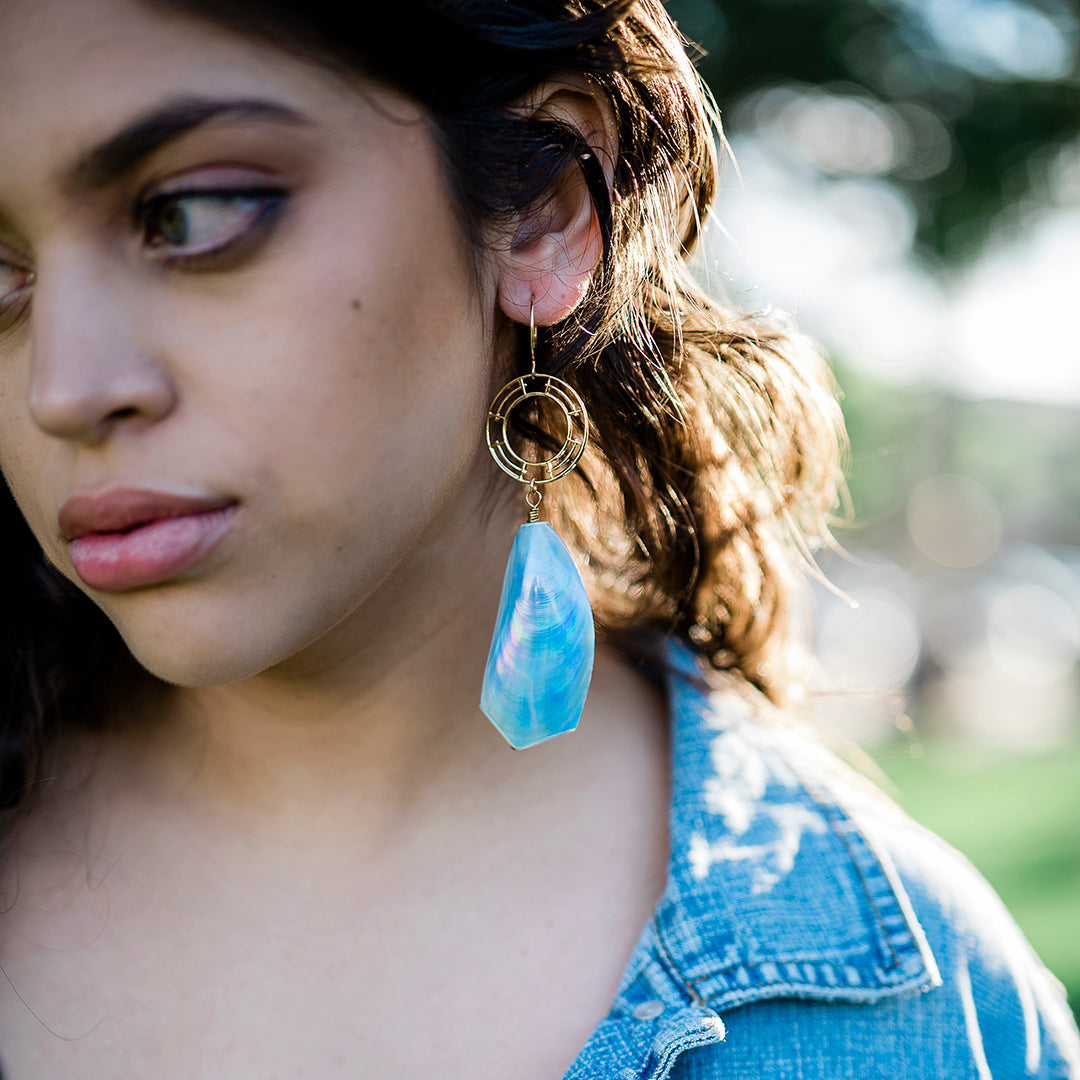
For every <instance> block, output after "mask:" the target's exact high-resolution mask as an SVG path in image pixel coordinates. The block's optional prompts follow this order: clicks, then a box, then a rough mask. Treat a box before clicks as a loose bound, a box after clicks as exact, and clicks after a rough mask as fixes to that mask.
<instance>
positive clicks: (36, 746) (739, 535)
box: [0, 0, 842, 807]
mask: <svg viewBox="0 0 1080 1080" xmlns="http://www.w3.org/2000/svg"><path fill="white" fill-rule="evenodd" d="M145 2H147V3H150V4H152V5H153V6H157V7H159V8H168V9H172V10H175V11H179V12H181V13H186V14H189V15H192V16H196V17H198V18H201V19H205V20H207V21H211V22H214V23H216V24H218V25H221V26H224V27H226V28H228V29H231V30H234V31H236V32H237V33H240V34H242V35H244V36H245V37H248V38H256V39H261V40H264V41H266V42H267V43H269V44H271V45H273V46H275V47H277V48H280V49H283V50H286V51H288V52H291V53H294V54H298V55H300V56H303V57H306V58H308V59H311V60H313V61H314V62H317V63H320V64H323V65H329V66H331V67H336V68H338V69H340V70H342V71H344V72H348V73H352V74H356V73H361V74H364V75H367V76H370V77H372V78H374V79H376V80H380V81H382V82H384V83H386V84H388V85H390V86H392V87H394V88H396V89H398V90H400V91H401V92H403V93H405V94H407V95H408V96H410V97H412V98H413V99H415V100H416V101H418V102H419V103H420V104H421V105H423V106H424V108H425V109H426V111H427V112H428V113H429V114H430V117H431V123H432V130H433V132H434V133H435V136H436V138H437V140H438V143H439V146H440V148H441V152H442V156H443V161H444V165H445V170H446V175H447V177H448V180H449V183H450V185H451V188H452V190H453V191H454V192H455V193H456V196H457V202H458V206H459V207H460V213H461V217H462V222H463V225H464V228H465V231H466V234H467V235H468V236H469V237H470V238H471V239H472V240H473V242H474V246H475V248H476V250H478V251H479V250H481V249H482V245H483V242H484V238H490V237H491V236H492V235H496V234H497V233H498V229H497V228H495V229H493V226H498V225H500V224H506V223H508V222H510V221H512V220H517V219H520V217H521V216H522V215H525V216H526V217H527V216H528V213H529V211H530V210H533V211H535V208H536V207H537V206H540V205H542V204H543V201H544V196H545V194H546V193H547V192H549V191H550V190H551V189H552V187H553V185H554V184H555V182H556V181H557V180H558V178H559V177H560V176H561V175H562V174H563V172H564V171H565V170H566V169H569V168H581V169H583V170H584V175H585V179H586V181H587V183H588V185H589V189H590V192H591V194H592V197H593V202H594V206H595V210H596V213H597V218H598V221H599V224H600V227H601V232H602V234H603V237H604V254H603V258H602V261H601V265H600V267H599V268H598V271H597V273H596V274H595V276H594V280H593V283H592V286H591V287H590V289H589V291H588V293H587V295H586V297H585V298H584V300H583V301H582V303H581V304H580V305H579V307H578V308H577V310H575V312H574V313H573V315H572V316H571V317H570V318H567V319H566V320H564V321H563V322H562V323H561V324H559V325H557V326H555V327H552V328H550V330H549V331H548V332H547V333H545V336H544V352H543V362H542V366H543V368H544V369H545V370H547V371H549V372H551V373H553V374H560V375H561V376H562V377H563V378H565V379H567V380H568V381H569V382H571V383H572V384H574V385H575V387H576V388H577V390H578V391H579V393H580V394H581V395H582V397H583V398H584V399H585V401H586V403H587V406H588V410H589V414H590V418H591V421H592V427H593V433H594V438H593V440H592V442H591V444H590V450H589V452H588V454H587V455H586V458H585V459H584V461H583V466H584V468H583V470H580V471H579V473H576V474H575V476H576V477H577V479H576V480H574V481H569V480H567V481H563V482H562V484H561V485H558V487H559V488H561V489H562V490H561V491H560V492H557V493H556V495H555V498H554V500H553V502H554V511H553V516H554V517H555V518H556V524H557V527H558V528H559V530H560V532H561V533H562V534H563V535H564V536H565V537H566V538H567V539H568V541H569V542H570V543H571V546H572V547H576V549H577V551H578V553H579V555H580V556H581V561H582V562H583V563H584V566H583V570H584V572H585V574H586V577H587V578H588V577H590V576H591V578H592V581H593V584H594V586H595V588H594V590H593V591H594V592H595V594H596V595H597V597H598V600H597V603H596V616H597V622H598V626H599V627H600V629H601V631H604V632H607V633H608V634H609V635H623V636H624V637H626V638H627V639H629V638H630V637H631V636H632V635H633V634H635V633H636V632H638V631H642V630H648V629H652V628H657V627H660V628H663V629H665V630H669V631H673V632H674V633H676V634H678V635H680V636H681V637H684V638H686V639H687V640H689V641H691V642H692V643H693V645H694V647H695V648H696V649H697V650H698V651H699V652H700V653H702V654H703V655H704V656H705V657H707V658H708V660H709V661H710V662H711V664H712V665H713V667H714V668H715V669H717V670H723V671H731V672H734V673H736V674H738V675H741V676H742V677H744V678H745V679H746V680H747V681H748V682H749V683H750V684H752V685H754V686H756V687H757V688H759V689H760V690H763V691H764V692H765V693H767V694H768V695H769V696H770V697H772V698H773V699H774V700H780V699H782V698H783V696H784V691H785V688H786V686H787V684H788V679H789V677H788V675H787V673H786V664H785V659H786V657H787V655H788V653H789V651H790V650H789V648H788V644H789V629H790V628H789V624H790V622H791V618H790V614H791V612H790V609H791V597H792V588H793V576H794V574H795V572H796V565H797V562H798V559H799V556H800V553H805V551H806V545H807V543H808V540H809V539H811V538H813V537H815V536H825V535H827V515H828V513H829V512H830V511H831V510H832V509H833V507H834V506H835V504H836V501H837V493H838V484H839V482H840V481H839V475H840V474H839V463H840V456H841V446H842V427H841V423H840V418H839V410H838V408H837V405H836V401H835V398H834V396H833V393H832V390H831V383H830V382H829V380H828V375H827V370H826V368H825V366H824V363H823V360H822V358H821V357H820V355H819V354H818V353H817V352H816V351H815V350H814V349H813V348H811V347H809V346H808V345H807V344H806V343H805V342H804V341H802V340H801V339H800V338H798V337H797V336H795V335H792V334H790V333H788V332H787V331H785V330H784V329H783V328H781V327H778V326H775V325H770V324H766V323H764V322H761V321H755V320H753V319H750V318H748V317H746V316H744V315H741V314H739V313H736V312H735V311H733V310H728V309H727V308H725V307H724V306H723V305H721V304H720V303H719V302H717V301H716V300H714V299H712V298H710V297H709V296H708V295H706V294H705V292H704V291H703V290H702V289H701V288H700V287H699V286H698V284H697V283H696V282H695V281H694V279H693V277H692V276H691V274H690V272H689V270H688V268H687V265H686V256H687V255H688V254H689V252H690V250H691V248H692V247H693V246H694V244H695V241H696V240H697V238H698V234H699V231H700V227H701V223H702V221H703V219H704V217H705V215H706V213H707V210H708V207H709V204H710V202H711V201H712V198H713V194H714V191H715V187H716V182H717V142H716V141H717V140H719V139H720V130H719V124H718V121H717V119H716V116H715V110H714V109H713V108H712V107H711V105H710V103H709V98H708V95H707V93H706V92H705V90H704V88H703V87H702V85H701V83H700V80H699V79H698V77H697V75H696V73H695V71H694V70H693V67H692V66H691V64H690V61H689V60H688V58H687V55H686V51H685V43H684V42H683V40H682V39H681V37H680V36H679V33H678V31H677V30H676V28H675V27H674V25H673V24H672V22H671V20H670V18H669V17H668V15H667V13H666V12H665V10H664V8H663V5H662V4H661V3H660V0H614V2H605V0H412V2H408V0H395V2H393V3H372V4H345V3H342V2H341V0H295V2H292V0H250V2H245V0H145ZM560 72H562V73H565V72H576V73H578V74H579V75H582V76H584V77H585V78H586V79H587V80H589V81H590V82H591V83H592V85H593V86H594V87H595V89H596V93H597V94H598V95H601V96H602V97H603V98H604V99H606V101H607V103H608V106H609V107H610V109H611V112H612V114H613V116H614V119H615V123H616V127H617V133H618V148H617V154H616V157H615V160H614V161H613V162H611V163H610V164H611V166H612V172H613V180H612V183H611V187H610V190H609V188H608V186H607V183H606V181H605V178H604V174H603V172H602V170H601V169H600V167H599V165H598V164H597V163H596V161H595V156H591V157H590V156H587V152H588V151H589V150H590V147H589V146H588V145H587V144H586V143H585V142H584V141H583V137H582V135H581V134H580V133H579V132H578V131H577V130H575V129H574V128H573V127H572V126H570V125H569V124H566V123H561V122H558V121H556V120H551V119H537V118H535V117H533V116H530V115H528V114H527V112H526V111H524V110H522V109H521V108H514V107H513V106H514V105H515V104H516V103H519V102H520V101H521V99H522V98H523V97H524V96H525V95H526V94H527V93H528V91H529V90H531V89H532V88H534V87H536V86H537V85H538V84H539V83H540V82H542V81H543V80H545V79H546V78H548V77H550V76H552V75H555V74H557V73H560ZM534 420H535V423H536V425H537V426H535V427H534V426H532V425H531V424H530V422H529V421H528V419H522V420H521V425H522V434H523V435H524V436H526V437H530V438H532V439H533V440H534V441H538V442H545V441H546V440H548V439H549V438H550V433H548V432H546V431H545V430H544V426H543V424H544V422H543V419H542V418H534ZM6 499H7V501H6V503H5V504H4V505H3V507H2V509H0V514H2V515H3V521H2V522H0V528H2V529H3V534H4V535H5V536H6V537H7V538H8V541H7V542H8V545H9V548H10V549H11V551H12V557H11V560H10V561H9V564H8V565H9V566H11V565H14V566H15V567H16V569H15V572H14V573H13V574H11V575H9V577H8V590H9V592H8V597H7V603H6V617H5V619H4V621H3V626H2V629H0V639H2V643H0V651H2V658H3V661H4V664H3V674H2V676H0V677H2V678H3V679H5V680H6V684H5V686H4V689H3V696H4V700H5V703H6V709H7V712H6V714H5V717H4V727H3V734H2V737H0V805H3V806H5V807H12V806H14V805H17V804H18V803H20V802H21V801H23V798H24V795H25V792H26V789H27V785H29V784H31V783H32V781H33V780H34V779H35V777H37V776H38V774H39V770H40V768H41V754H42V748H43V747H45V746H47V745H48V743H49V740H50V739H51V737H52V736H53V735H54V734H55V733H56V732H57V731H58V730H59V729H60V725H61V723H64V724H68V723H71V722H75V721H82V722H85V723H99V724H100V723H104V722H105V713H107V711H108V700H107V697H106V694H107V693H108V692H109V690H110V688H119V689H117V691H116V692H118V693H119V692H121V690H122V691H124V692H129V693H130V692H131V690H132V688H133V687H134V686H135V684H136V682H137V680H138V679H139V678H140V675H139V669H137V667H136V665H135V664H134V662H133V661H132V660H131V658H130V656H129V655H128V653H127V650H126V648H125V647H124V646H123V644H122V642H121V641H120V639H119V636H118V635H117V634H116V632H115V631H114V630H113V628H112V627H111V625H110V624H109V623H108V621H107V620H106V619H105V617H104V616H103V615H101V614H100V612H98V610H97V609H96V608H95V607H94V606H93V605H92V604H91V602H90V601H89V600H87V599H86V598H85V597H84V596H83V595H82V594H81V593H80V592H79V591H78V590H77V589H75V588H74V587H73V586H71V585H70V584H69V583H67V582H66V581H64V580H63V579H62V578H61V577H60V575H59V574H58V573H57V572H56V571H54V570H53V569H52V568H51V567H49V566H48V565H47V564H46V562H45V560H44V558H43V556H42V554H41V551H40V549H39V547H38V545H37V544H36V542H35V541H34V540H33V538H32V537H31V536H30V533H29V530H28V529H27V527H26V525H25V523H24V522H23V521H22V518H21V516H20V515H19V512H18V510H17V509H16V507H15V505H14V502H13V501H12V499H11V497H10V495H9V494H7V495H6ZM545 505H547V503H545ZM142 677H143V678H144V679H147V680H148V679H149V677H148V676H142Z"/></svg>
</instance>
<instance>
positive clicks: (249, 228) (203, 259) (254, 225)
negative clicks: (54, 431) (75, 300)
mask: <svg viewBox="0 0 1080 1080" xmlns="http://www.w3.org/2000/svg"><path fill="white" fill-rule="evenodd" d="M286 199H287V196H286V193H285V192H284V191H281V190H280V189H277V188H265V187H263V188H227V189H225V188H208V189H193V190H191V191H170V192H162V193H160V194H158V195H153V196H151V197H149V198H147V199H145V200H144V201H143V202H142V203H140V204H139V205H138V206H137V207H136V208H135V225H136V228H137V229H138V230H139V231H140V232H141V233H142V236H143V243H144V245H145V246H147V247H148V248H150V249H151V250H157V251H160V250H161V249H163V248H166V247H168V244H165V243H153V242H151V240H150V238H151V235H152V228H153V223H154V218H155V215H156V214H159V213H160V212H161V211H162V210H163V209H165V208H167V207H169V206H173V205H177V204H183V203H202V204H203V205H206V204H217V205H223V204H229V203H236V202H241V201H247V202H250V203H252V204H253V205H252V207H251V208H250V209H248V210H247V212H246V213H241V214H239V216H238V218H237V221H236V223H235V224H233V225H231V226H227V227H224V228H222V229H220V230H219V231H218V233H217V235H218V236H220V235H221V234H222V233H225V234H227V235H226V238H225V239H224V240H223V241H220V242H214V243H208V244H203V245H202V246H201V247H200V248H199V249H198V250H196V251H189V252H186V253H185V252H181V251H176V252H173V253H172V254H158V255H157V261H158V263H159V265H161V266H162V267H164V268H165V269H184V270H199V269H203V268H205V269H216V268H219V267H222V266H224V264H225V263H226V261H227V259H228V258H229V257H230V256H234V255H240V254H243V250H244V247H245V245H246V244H247V243H248V242H253V241H255V240H258V239H259V238H260V237H261V236H263V235H264V234H265V231H266V230H267V229H268V228H269V227H270V226H271V225H272V224H273V222H274V219H275V218H276V217H277V216H278V213H279V212H280V211H281V210H282V209H283V208H284V205H285V202H286ZM177 246H178V247H179V246H182V245H177ZM6 269H10V270H11V271H12V272H13V275H12V276H15V277H18V276H20V275H22V276H24V277H25V279H26V280H25V283H24V284H22V285H21V286H19V287H18V288H16V289H12V290H11V291H10V292H8V293H2V292H0V327H3V328H6V325H7V324H8V323H9V322H10V320H11V317H13V316H17V315H18V314H20V313H21V312H22V311H23V310H24V303H23V301H25V300H29V292H30V289H31V287H32V286H33V284H34V278H35V275H34V273H33V271H31V270H28V269H26V268H25V267H21V266H18V265H16V264H14V263H9V262H7V261H5V260H0V278H2V277H3V276H4V271H5V270H6Z"/></svg>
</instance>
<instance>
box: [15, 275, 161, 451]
mask: <svg viewBox="0 0 1080 1080" xmlns="http://www.w3.org/2000/svg"><path fill="white" fill-rule="evenodd" d="M138 292H139V290H138V289H137V287H135V286H134V285H133V284H129V283H125V282H124V281H123V279H122V278H121V279H119V280H118V275H116V274H112V275H110V273H109V272H108V270H107V268H103V267H93V266H90V265H88V264H86V263H79V262H77V261H75V260H69V261H68V262H67V263H66V264H65V265H63V266H56V265H54V266H52V267H51V268H48V269H47V268H46V267H45V266H42V267H41V269H40V272H39V275H38V283H37V286H36V288H35V295H34V307H33V345H32V372H31V379H30V393H29V405H30V415H31V417H32V418H33V420H34V422H35V423H36V424H37V425H38V427H39V428H41V430H42V431H44V432H46V433H48V434H50V435H55V436H57V437H59V438H62V439H68V440H71V441H75V442H82V443H95V442H99V441H100V440H102V439H103V438H105V437H106V435H107V434H108V433H109V432H110V431H111V430H113V429H114V428H115V427H117V425H121V424H123V425H146V424H152V423H154V422H156V421H158V420H160V419H161V418H163V417H164V416H167V415H168V414H169V413H170V412H171V411H172V410H173V408H174V407H175V405H176V387H175V383H174V381H173V378H172V376H171V375H170V373H169V372H168V370H167V369H166V368H165V366H164V365H163V364H162V363H161V362H159V361H158V360H155V359H153V358H152V357H151V355H150V354H149V353H148V352H147V351H146V350H145V349H144V348H140V346H139V340H140V338H141V339H143V340H144V341H145V340H146V335H145V330H146V326H147V323H148V316H147V312H146V309H145V307H142V306H141V305H140V304H139V303H138V300H139V296H138Z"/></svg>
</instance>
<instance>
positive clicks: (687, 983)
mask: <svg viewBox="0 0 1080 1080" xmlns="http://www.w3.org/2000/svg"><path fill="white" fill-rule="evenodd" d="M652 923H653V932H654V933H655V934H656V943H657V945H659V946H660V954H661V956H660V958H661V960H664V961H666V963H665V965H664V966H665V967H666V968H667V969H668V974H669V975H670V976H671V977H672V978H673V979H674V980H675V981H676V982H677V983H679V984H680V985H681V986H682V988H683V989H684V990H685V991H686V993H687V996H688V997H689V998H690V1000H691V1001H693V1002H694V1004H695V1005H700V1006H701V1007H702V1008H705V1002H704V1000H703V999H702V997H701V995H700V994H699V993H698V992H697V990H696V989H695V987H696V985H697V983H699V982H704V981H705V980H706V979H708V978H712V976H710V975H702V976H701V978H699V979H688V978H687V977H686V976H685V975H684V974H683V973H682V971H681V970H680V969H679V965H678V964H677V963H676V962H675V957H674V956H672V954H671V950H670V949H669V948H668V945H667V942H666V941H665V940H664V931H663V928H662V927H661V926H660V917H659V916H658V915H654V916H653V918H652Z"/></svg>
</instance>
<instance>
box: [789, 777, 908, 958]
mask: <svg viewBox="0 0 1080 1080" xmlns="http://www.w3.org/2000/svg"><path fill="white" fill-rule="evenodd" d="M806 791H807V794H808V795H809V796H810V797H811V798H812V799H813V800H814V802H816V803H818V805H819V806H821V808H822V810H823V811H824V813H825V816H826V817H827V818H828V820H829V824H830V825H831V826H832V830H833V832H834V833H836V835H837V836H838V837H840V840H841V841H842V842H843V844H844V847H845V848H847V852H848V854H849V855H850V856H851V862H852V865H853V866H854V867H855V872H856V873H857V874H858V875H859V883H860V884H861V885H862V888H863V892H864V893H865V894H866V899H867V900H868V901H869V902H870V908H871V910H872V911H873V913H874V919H875V920H876V922H877V926H878V932H879V935H880V937H881V939H882V940H883V941H884V944H885V947H886V948H887V949H888V953H889V956H890V957H891V958H892V962H891V963H890V964H887V965H886V966H887V967H888V968H898V967H902V966H903V961H902V960H901V959H900V954H899V953H898V952H897V950H896V947H895V946H894V945H893V942H892V935H891V934H890V932H889V928H888V926H886V925H885V916H884V914H883V913H882V911H881V907H880V905H879V904H878V901H877V898H876V897H875V896H874V894H873V892H872V891H871V888H870V882H869V880H868V878H867V876H866V872H865V871H864V870H863V867H862V861H861V860H860V858H859V855H858V854H857V853H856V850H855V846H854V845H853V844H852V842H851V836H850V834H849V832H848V831H847V830H846V829H839V828H837V820H839V819H840V817H841V816H842V818H843V820H844V821H845V822H847V823H848V824H849V825H850V826H851V827H852V829H854V831H855V832H857V833H858V834H859V839H860V840H862V841H863V843H864V844H866V840H865V838H864V837H863V835H862V832H861V831H860V829H859V827H858V825H856V824H855V822H854V821H852V819H851V818H850V817H849V816H848V815H847V814H845V813H843V811H841V809H840V807H839V806H837V805H836V804H835V803H833V804H832V805H828V804H826V803H825V802H824V801H822V800H819V799H818V797H817V793H816V792H815V791H814V790H813V789H812V788H810V787H809V786H807V788H806ZM833 810H835V811H836V814H837V820H834V818H833V814H832V811H833ZM866 849H867V850H868V851H870V845H869V844H866ZM904 926H905V927H907V920H905V921H904ZM908 932H909V934H910V928H909V931H908Z"/></svg>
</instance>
